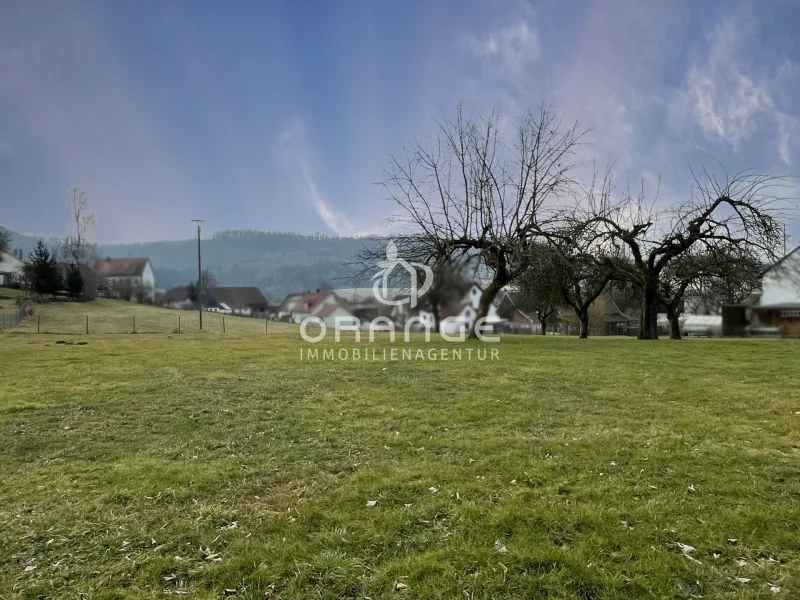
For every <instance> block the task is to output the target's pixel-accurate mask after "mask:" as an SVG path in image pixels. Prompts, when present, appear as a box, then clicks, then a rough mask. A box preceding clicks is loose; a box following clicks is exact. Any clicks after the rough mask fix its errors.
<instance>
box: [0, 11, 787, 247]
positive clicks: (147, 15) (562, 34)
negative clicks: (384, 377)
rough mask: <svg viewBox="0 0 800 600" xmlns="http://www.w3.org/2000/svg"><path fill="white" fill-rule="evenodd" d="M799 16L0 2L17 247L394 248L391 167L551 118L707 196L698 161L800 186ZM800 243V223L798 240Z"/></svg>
mask: <svg viewBox="0 0 800 600" xmlns="http://www.w3.org/2000/svg"><path fill="white" fill-rule="evenodd" d="M798 27H800V10H798V7H797V4H796V2H794V1H793V0H770V1H769V2H759V3H756V2H743V1H736V0H733V1H719V2H714V1H711V0H706V1H703V2H694V1H685V2H681V1H678V0H676V1H671V2H664V1H663V0H662V1H653V2H647V1H634V0H630V1H629V0H608V1H597V2H591V1H588V0H583V1H566V2H561V1H558V0H547V1H542V2H526V1H523V0H507V1H504V0H487V1H453V2H445V1H440V2H422V1H410V2H392V3H389V2H380V3H379V2H366V1H365V2H361V1H358V0H350V1H348V2H333V1H330V2H312V1H310V0H309V1H304V2H296V1H286V2H278V1H276V2H252V3H247V2H236V3H228V4H223V3H219V2H136V3H134V2H101V1H99V0H97V1H93V2H79V1H73V0H58V1H56V0H37V1H33V2H31V1H24V0H23V1H17V0H6V1H5V2H2V3H0V224H2V225H5V226H6V227H9V228H11V229H15V230H18V231H23V232H33V233H45V234H64V233H67V228H68V219H69V213H68V204H67V191H68V189H69V188H70V187H71V186H73V185H79V186H80V187H81V188H83V189H84V190H85V191H86V193H87V194H88V195H89V198H90V201H91V205H92V206H93V208H94V210H95V212H96V213H97V232H96V237H97V240H98V241H137V240H155V239H173V238H183V237H187V236H188V235H190V234H191V232H192V224H191V223H190V222H189V219H192V218H202V219H205V221H206V225H205V229H206V230H207V231H209V232H210V231H214V230H221V229H230V228H254V229H279V230H294V231H302V232H308V233H311V232H327V233H330V234H338V235H351V234H361V233H366V232H372V231H376V230H380V228H381V223H382V222H383V220H384V219H385V218H386V217H387V216H388V215H389V214H391V213H392V212H393V210H394V208H393V206H392V205H391V204H390V203H389V202H388V201H387V200H386V199H385V192H384V191H382V190H381V188H380V187H378V186H376V185H375V182H377V181H379V180H380V179H381V177H382V169H383V166H384V164H385V162H386V155H387V153H389V152H392V151H397V150H399V149H400V147H401V145H402V143H403V142H404V141H406V140H408V139H409V138H410V137H411V136H413V135H419V136H422V135H425V134H426V133H428V132H431V131H432V130H433V127H434V125H433V123H432V119H434V118H436V117H438V116H440V115H441V114H442V112H445V113H452V111H453V110H454V108H455V105H456V103H458V102H463V103H464V105H465V108H466V109H467V110H468V111H469V112H478V113H485V112H488V111H490V110H492V109H497V110H498V111H499V112H500V113H502V114H503V116H508V117H514V116H516V115H517V114H519V113H520V112H522V111H524V110H525V109H527V108H529V107H531V106H534V105H535V104H536V103H538V102H539V100H541V99H544V100H546V101H548V102H554V103H556V104H557V106H558V108H559V110H560V111H561V112H562V113H563V114H564V116H565V117H566V118H567V119H570V120H571V119H578V120H579V121H580V123H581V125H583V126H585V127H589V128H592V132H591V134H590V137H589V139H590V140H591V142H592V145H591V147H590V150H589V151H590V152H591V153H592V155H596V156H597V157H598V158H599V160H601V161H602V162H604V163H605V162H606V161H611V162H613V164H614V165H615V168H616V170H617V171H620V172H624V173H627V174H628V175H629V176H630V177H631V178H632V179H639V178H640V177H642V178H644V179H645V181H647V182H650V183H651V184H653V185H654V182H655V181H657V180H658V177H659V176H660V177H661V182H662V183H661V197H662V198H663V199H666V200H669V199H680V198H682V197H685V195H686V189H687V186H688V183H689V179H688V176H689V174H688V169H687V160H689V161H691V162H692V164H696V165H700V164H704V163H709V162H710V158H709V157H710V156H713V157H716V158H717V159H719V160H721V161H722V162H723V163H724V164H725V166H726V167H727V168H728V169H729V170H734V171H735V170H737V169H740V168H744V167H755V168H758V169H761V170H765V171H769V172H772V173H776V174H791V175H796V174H800V168H798V167H800V45H798V44H800V41H797V37H796V35H794V32H796V30H797V29H798ZM791 232H792V233H793V234H794V235H796V236H797V235H800V223H798V221H797V220H795V221H793V222H792V224H791Z"/></svg>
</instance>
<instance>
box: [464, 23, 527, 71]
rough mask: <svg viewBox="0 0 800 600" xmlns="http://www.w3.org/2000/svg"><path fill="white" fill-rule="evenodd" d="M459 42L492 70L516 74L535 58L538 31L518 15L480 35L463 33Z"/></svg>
mask: <svg viewBox="0 0 800 600" xmlns="http://www.w3.org/2000/svg"><path fill="white" fill-rule="evenodd" d="M461 43H462V45H463V46H464V47H465V48H466V49H468V50H469V51H470V52H471V54H472V55H473V56H474V57H475V58H477V59H479V60H480V61H482V62H483V63H484V66H485V67H486V68H488V69H489V70H490V71H491V72H493V73H494V74H496V75H498V76H500V77H504V78H510V79H514V78H518V77H519V76H521V75H522V74H523V73H524V71H525V69H526V68H527V67H528V66H530V65H531V64H532V63H534V62H535V61H536V60H537V59H538V58H539V53H540V49H539V34H538V32H537V31H536V27H535V26H534V25H533V23H532V21H531V20H529V19H528V18H525V17H522V18H520V19H519V20H517V21H515V22H512V23H509V24H508V25H506V26H503V27H500V28H498V29H495V30H490V31H488V32H485V33H483V34H482V35H476V34H475V33H471V32H470V33H466V34H464V36H463V37H462V39H461Z"/></svg>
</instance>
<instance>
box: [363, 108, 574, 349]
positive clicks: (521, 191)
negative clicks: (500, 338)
mask: <svg viewBox="0 0 800 600" xmlns="http://www.w3.org/2000/svg"><path fill="white" fill-rule="evenodd" d="M500 122H501V121H500V119H499V118H498V117H497V116H496V115H494V114H493V115H491V116H490V117H489V118H488V119H481V118H477V119H474V118H471V117H467V116H465V115H464V113H463V110H462V107H461V106H459V107H458V109H457V110H456V114H455V117H454V118H452V119H443V120H441V121H438V122H437V132H436V135H435V137H434V138H431V139H426V140H424V141H420V140H417V139H413V140H412V141H411V142H410V143H409V145H408V146H406V147H405V148H404V152H403V153H401V154H399V155H391V156H390V159H389V166H388V168H387V172H386V179H385V181H384V186H385V188H386V189H387V191H388V192H389V195H390V197H391V199H392V200H393V201H394V202H395V203H396V204H397V206H398V207H399V209H400V211H399V215H397V217H396V218H395V223H396V224H397V225H398V226H400V228H401V230H402V231H401V235H399V236H393V237H394V238H395V244H396V245H397V248H398V250H399V251H400V253H401V255H402V256H403V257H404V258H406V259H407V260H415V261H418V262H422V263H424V264H428V265H432V264H435V263H437V262H439V261H441V260H443V259H450V260H460V259H462V258H464V257H471V256H478V257H479V258H480V260H481V262H482V265H483V266H484V268H485V269H486V271H487V272H488V273H489V278H490V280H489V283H488V284H487V285H486V286H485V287H484V291H483V294H482V296H481V299H480V304H479V308H478V318H477V319H476V323H477V321H478V320H479V319H480V318H481V317H484V316H486V314H487V313H488V310H489V306H490V304H491V302H492V300H493V299H494V297H495V295H496V294H497V293H498V292H499V291H500V289H501V288H502V287H503V286H505V285H507V284H509V283H511V282H513V281H515V280H516V279H517V278H518V277H519V276H520V275H521V273H522V272H523V271H524V270H525V267H526V260H527V258H526V257H527V256H528V249H529V247H530V245H531V244H532V243H534V242H535V241H536V240H537V239H538V238H540V237H541V236H542V235H543V234H544V233H545V232H546V231H547V230H548V228H549V227H550V226H551V224H552V223H553V222H554V219H555V212H556V211H555V210H554V208H555V207H556V206H557V205H558V204H559V203H560V202H561V201H562V200H563V198H565V197H568V196H571V195H572V194H573V192H574V191H575V189H576V188H577V183H576V181H575V179H574V178H573V172H574V170H575V168H576V167H577V166H578V164H579V163H578V161H577V159H576V157H575V151H576V149H577V146H578V145H579V144H580V140H581V138H582V136H583V133H582V132H581V131H579V130H578V127H577V124H575V125H572V126H571V127H563V126H562V123H561V121H560V120H559V118H558V117H557V116H556V113H555V111H554V109H553V107H552V106H549V105H544V104H542V105H540V106H539V108H538V110H536V111H535V112H530V113H527V114H525V115H522V116H521V117H520V118H519V119H517V121H516V123H515V125H514V126H513V135H512V136H511V137H509V138H508V141H505V138H504V135H503V134H504V133H505V129H504V130H503V131H502V132H501V125H500ZM511 129H512V127H508V130H511ZM362 258H369V257H368V253H366V254H365V255H364V256H362ZM474 333H475V332H473V335H474Z"/></svg>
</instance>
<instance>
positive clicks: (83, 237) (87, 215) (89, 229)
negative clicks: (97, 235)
mask: <svg viewBox="0 0 800 600" xmlns="http://www.w3.org/2000/svg"><path fill="white" fill-rule="evenodd" d="M70 208H71V209H72V220H71V221H70V235H69V236H67V239H66V241H65V246H66V252H67V253H68V254H69V257H70V259H71V260H72V262H73V264H75V265H78V264H80V263H82V262H86V261H87V260H88V258H89V257H88V244H89V237H90V236H91V234H92V233H93V232H94V228H95V215H94V212H92V211H91V210H90V209H89V198H88V197H87V196H86V194H85V193H84V192H83V191H82V190H81V189H80V188H79V187H77V186H76V187H74V188H72V189H71V190H70Z"/></svg>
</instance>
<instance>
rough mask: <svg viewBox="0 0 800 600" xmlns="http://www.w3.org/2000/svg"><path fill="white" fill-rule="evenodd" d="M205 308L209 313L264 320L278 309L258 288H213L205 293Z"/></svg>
mask: <svg viewBox="0 0 800 600" xmlns="http://www.w3.org/2000/svg"><path fill="white" fill-rule="evenodd" d="M203 307H204V308H205V310H207V311H208V312H217V313H222V314H225V315H236V316H240V317H253V318H258V319H264V318H266V317H267V316H268V315H270V314H271V313H273V312H274V311H275V310H276V309H277V307H276V306H274V305H272V304H270V302H269V300H267V298H266V296H264V293H263V292H262V291H261V290H260V289H258V288H257V287H212V288H208V289H207V290H206V291H205V294H204V296H203Z"/></svg>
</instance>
